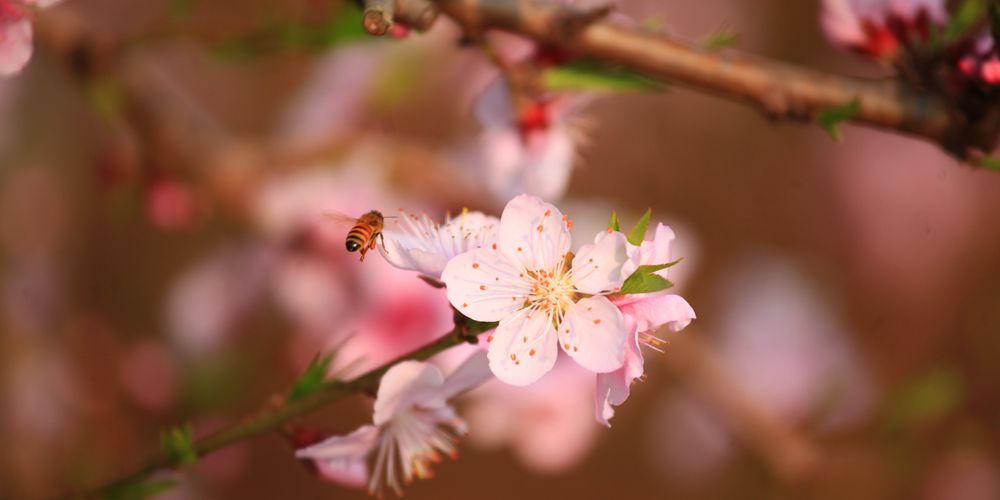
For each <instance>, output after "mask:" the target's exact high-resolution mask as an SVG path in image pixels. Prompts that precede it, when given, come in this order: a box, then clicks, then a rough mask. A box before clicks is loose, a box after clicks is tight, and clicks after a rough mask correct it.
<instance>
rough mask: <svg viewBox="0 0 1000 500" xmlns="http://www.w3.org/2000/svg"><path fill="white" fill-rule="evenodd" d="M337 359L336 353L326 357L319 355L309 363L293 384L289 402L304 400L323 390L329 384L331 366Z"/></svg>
mask: <svg viewBox="0 0 1000 500" xmlns="http://www.w3.org/2000/svg"><path fill="white" fill-rule="evenodd" d="M334 357H336V352H331V353H328V354H325V355H322V356H321V355H320V354H319V353H317V354H316V356H314V357H313V359H312V361H310V362H309V366H307V367H306V369H305V371H304V372H302V375H300V376H299V378H298V379H297V380H296V381H295V383H294V384H292V388H291V389H289V391H288V401H295V400H297V399H302V398H304V397H306V396H308V395H309V394H312V393H314V392H316V391H318V390H320V389H322V388H323V386H324V385H326V383H327V373H330V364H331V363H333V359H334Z"/></svg>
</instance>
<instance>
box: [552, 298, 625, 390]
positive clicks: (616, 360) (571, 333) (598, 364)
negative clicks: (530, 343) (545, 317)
mask: <svg viewBox="0 0 1000 500" xmlns="http://www.w3.org/2000/svg"><path fill="white" fill-rule="evenodd" d="M626 334H627V332H626V330H625V319H624V318H623V317H622V314H621V312H619V311H618V308H617V307H615V305H614V304H612V303H611V301H610V300H608V299H607V298H605V297H601V296H598V297H589V298H586V299H582V300H580V301H579V302H577V303H576V304H573V305H572V306H571V307H570V308H569V311H567V312H566V316H565V317H564V318H563V320H562V323H560V324H559V344H560V345H562V348H563V350H564V351H566V353H567V354H569V355H570V356H571V357H572V358H573V359H574V360H576V362H577V363H579V364H580V365H581V366H583V367H584V368H586V369H588V370H590V371H592V372H597V373H606V372H610V371H614V370H617V369H618V368H621V367H622V365H623V364H624V363H625V339H626Z"/></svg>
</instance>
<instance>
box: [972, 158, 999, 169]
mask: <svg viewBox="0 0 1000 500" xmlns="http://www.w3.org/2000/svg"><path fill="white" fill-rule="evenodd" d="M976 163H977V164H978V165H979V166H980V167H983V168H985V169H987V170H995V171H997V172H1000V158H998V157H996V156H984V157H982V158H980V159H979V161H977V162H976Z"/></svg>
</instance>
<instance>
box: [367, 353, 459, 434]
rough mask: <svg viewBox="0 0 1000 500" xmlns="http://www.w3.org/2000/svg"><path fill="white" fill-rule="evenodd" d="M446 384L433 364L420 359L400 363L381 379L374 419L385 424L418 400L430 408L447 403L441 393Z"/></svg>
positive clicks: (380, 423) (376, 423)
mask: <svg viewBox="0 0 1000 500" xmlns="http://www.w3.org/2000/svg"><path fill="white" fill-rule="evenodd" d="M443 384H444V376H443V375H442V374H441V370H439V369H438V367H436V366H434V365H432V364H429V363H422V362H420V361H403V362H401V363H397V364H396V365H395V366H393V367H392V368H390V369H389V371H387V372H386V373H385V375H383V376H382V381H381V382H379V387H378V394H377V396H376V397H375V414H374V415H373V416H372V422H373V423H374V424H375V425H384V424H385V423H386V422H388V421H390V420H392V418H393V417H395V416H396V415H397V414H399V413H401V412H405V411H408V410H409V409H410V408H411V407H412V406H413V404H414V402H418V401H419V402H420V404H421V405H423V406H427V407H434V406H441V405H443V404H444V398H441V397H440V394H439V393H440V389H441V386H442V385H443Z"/></svg>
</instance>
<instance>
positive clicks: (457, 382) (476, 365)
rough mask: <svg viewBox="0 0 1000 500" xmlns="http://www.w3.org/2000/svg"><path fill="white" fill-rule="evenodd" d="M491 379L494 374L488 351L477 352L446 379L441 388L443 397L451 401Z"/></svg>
mask: <svg viewBox="0 0 1000 500" xmlns="http://www.w3.org/2000/svg"><path fill="white" fill-rule="evenodd" d="M491 378H493V372H491V371H490V363H489V360H488V359H487V357H486V351H482V350H480V351H476V352H474V353H472V355H471V356H469V358H468V359H466V360H465V361H464V362H462V364H461V365H459V367H458V368H455V371H453V372H451V374H449V375H448V377H447V378H445V380H444V386H442V387H441V395H442V397H444V399H451V398H453V397H455V396H457V395H459V394H462V393H464V392H466V391H469V390H471V389H473V388H475V387H478V386H479V385H481V384H483V383H484V382H486V381H487V380H489V379H491Z"/></svg>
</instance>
